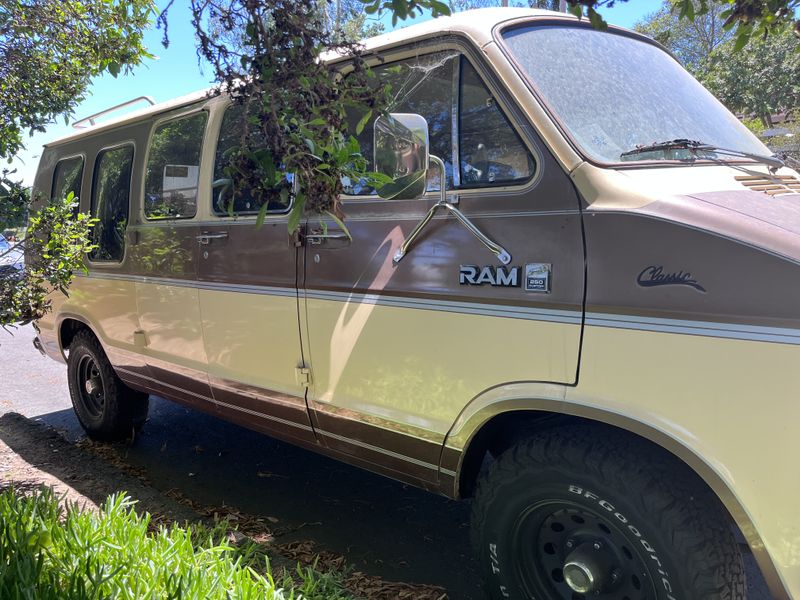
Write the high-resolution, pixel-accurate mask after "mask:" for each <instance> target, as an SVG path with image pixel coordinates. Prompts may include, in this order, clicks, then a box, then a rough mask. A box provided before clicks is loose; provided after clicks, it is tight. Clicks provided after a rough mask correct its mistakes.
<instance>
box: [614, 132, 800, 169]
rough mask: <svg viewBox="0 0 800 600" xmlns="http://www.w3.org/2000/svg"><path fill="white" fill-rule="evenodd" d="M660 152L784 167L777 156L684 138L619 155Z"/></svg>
mask: <svg viewBox="0 0 800 600" xmlns="http://www.w3.org/2000/svg"><path fill="white" fill-rule="evenodd" d="M661 150H689V151H690V152H692V154H696V153H697V152H699V151H706V152H713V153H715V154H723V155H726V156H738V157H741V158H749V159H750V160H754V161H756V162H760V163H763V164H765V165H767V166H769V167H770V169H780V168H781V167H783V166H785V163H784V162H783V160H781V159H780V158H779V157H778V156H776V155H774V154H773V155H772V156H765V155H763V154H752V153H750V152H743V151H742V150H730V149H728V148H720V147H719V146H715V145H713V144H706V143H705V142H699V141H697V140H687V139H684V138H678V139H675V140H669V141H666V142H656V143H655V144H647V145H642V146H637V147H636V148H634V149H633V150H628V151H627V152H623V153H622V154H620V155H619V157H620V158H621V159H625V158H627V157H629V156H636V155H637V154H645V153H647V152H658V151H661Z"/></svg>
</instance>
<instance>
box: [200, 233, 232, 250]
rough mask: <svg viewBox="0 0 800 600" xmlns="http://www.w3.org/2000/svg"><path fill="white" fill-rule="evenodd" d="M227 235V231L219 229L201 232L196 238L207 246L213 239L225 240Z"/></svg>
mask: <svg viewBox="0 0 800 600" xmlns="http://www.w3.org/2000/svg"><path fill="white" fill-rule="evenodd" d="M227 237H228V232H227V231H218V232H217V233H201V234H200V235H198V236H197V237H196V238H195V239H196V240H197V241H198V242H200V243H201V244H203V245H204V246H205V245H207V244H210V243H211V240H224V239H225V238H227Z"/></svg>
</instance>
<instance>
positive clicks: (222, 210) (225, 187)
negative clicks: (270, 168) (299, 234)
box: [211, 104, 291, 216]
mask: <svg viewBox="0 0 800 600" xmlns="http://www.w3.org/2000/svg"><path fill="white" fill-rule="evenodd" d="M245 125H247V123H246V122H245V107H244V106H243V105H240V104H232V105H231V106H229V107H228V108H227V109H226V110H225V115H224V116H223V117H222V126H221V127H220V130H219V139H218V141H217V152H216V155H215V157H214V179H213V183H212V188H213V190H212V201H211V202H212V208H213V210H214V212H215V213H216V214H218V215H220V216H223V215H227V214H230V212H231V209H233V210H232V212H233V213H234V214H237V215H254V214H258V212H259V211H260V210H261V207H262V206H263V205H264V198H262V197H261V196H260V194H259V193H258V192H256V191H255V190H253V189H251V188H243V189H237V190H234V189H233V186H232V183H231V181H230V178H229V177H228V176H227V174H226V173H225V167H227V166H228V164H229V158H230V154H231V152H232V151H233V150H234V149H235V148H237V147H238V146H240V145H241V142H242V137H243V135H244V128H245ZM257 139H258V138H257V134H256V141H257ZM290 177H291V175H287V176H286V179H287V180H289V181H291V179H290ZM231 201H233V206H231ZM268 202H269V205H268V206H267V212H268V213H285V212H288V210H289V206H287V205H286V204H284V203H283V202H281V201H280V199H278V198H276V199H270V200H269V201H268Z"/></svg>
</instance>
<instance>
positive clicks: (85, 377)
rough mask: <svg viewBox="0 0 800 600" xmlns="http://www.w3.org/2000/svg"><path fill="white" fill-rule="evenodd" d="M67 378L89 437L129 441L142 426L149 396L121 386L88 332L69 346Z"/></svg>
mask: <svg viewBox="0 0 800 600" xmlns="http://www.w3.org/2000/svg"><path fill="white" fill-rule="evenodd" d="M67 378H68V382H69V394H70V397H71V398H72V406H73V408H74V409H75V414H76V415H77V416H78V421H79V422H80V424H81V426H82V427H83V429H84V430H85V431H86V433H87V435H88V436H89V437H91V438H93V439H96V440H102V441H117V440H123V439H128V438H131V437H133V435H134V433H135V432H136V431H138V430H139V429H141V427H142V426H143V425H144V422H145V420H146V419H147V411H148V408H149V397H148V395H147V394H145V393H143V392H137V391H135V390H132V389H131V388H129V387H128V386H126V385H125V384H124V383H122V381H121V380H120V378H119V377H118V376H117V374H116V373H115V372H114V369H113V367H112V366H111V363H110V362H109V361H108V358H107V357H106V354H105V352H104V351H103V348H102V346H100V343H99V342H98V341H97V338H95V337H94V336H93V335H92V334H91V333H90V332H89V331H81V332H78V333H77V334H76V335H75V337H74V338H73V340H72V343H71V344H70V347H69V357H68V359H67Z"/></svg>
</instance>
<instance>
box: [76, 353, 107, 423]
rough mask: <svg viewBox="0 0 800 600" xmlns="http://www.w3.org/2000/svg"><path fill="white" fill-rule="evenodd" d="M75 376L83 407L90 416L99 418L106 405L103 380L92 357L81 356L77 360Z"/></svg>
mask: <svg viewBox="0 0 800 600" xmlns="http://www.w3.org/2000/svg"><path fill="white" fill-rule="evenodd" d="M75 376H76V378H77V381H76V382H75V383H76V387H77V389H78V394H79V395H80V399H81V404H82V405H83V408H84V409H85V410H86V412H87V413H88V414H89V416H90V417H92V418H94V419H99V418H101V417H102V416H103V410H104V408H105V405H106V392H105V382H104V381H103V377H102V375H101V374H100V369H98V368H97V363H96V362H95V360H94V358H92V357H91V356H89V355H85V356H82V357H81V358H80V360H79V361H78V368H77V370H76V372H75Z"/></svg>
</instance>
